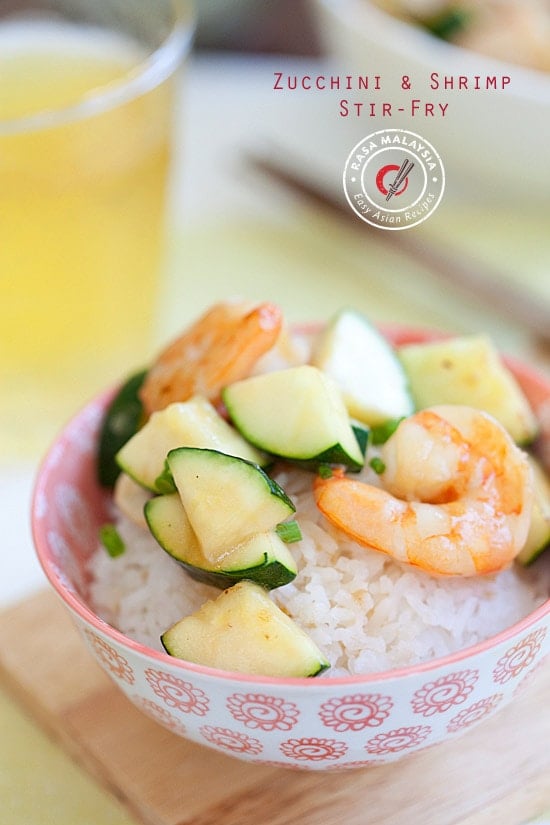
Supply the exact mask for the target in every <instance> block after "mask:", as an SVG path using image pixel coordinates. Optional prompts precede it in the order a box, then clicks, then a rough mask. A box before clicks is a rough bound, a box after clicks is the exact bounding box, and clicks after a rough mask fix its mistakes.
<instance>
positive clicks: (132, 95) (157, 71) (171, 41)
mask: <svg viewBox="0 0 550 825" xmlns="http://www.w3.org/2000/svg"><path fill="white" fill-rule="evenodd" d="M170 5H171V6H172V9H173V11H174V21H173V25H172V27H171V29H170V32H169V34H168V35H167V37H166V38H165V39H164V40H163V41H162V42H161V43H160V44H159V45H158V46H157V47H156V48H155V49H154V50H153V51H151V52H150V53H149V54H148V55H147V56H146V57H145V58H144V59H143V60H140V61H138V62H137V63H136V64H135V66H132V68H131V69H130V71H129V72H127V73H125V74H124V75H122V76H121V77H120V78H118V79H115V80H112V81H110V82H109V83H106V84H105V85H104V86H98V87H97V88H95V89H92V90H90V92H88V93H86V94H85V95H84V96H83V97H82V98H81V99H80V100H78V101H77V102H76V103H71V104H69V105H67V106H60V107H59V108H51V109H43V110H41V111H38V112H34V113H32V114H29V115H22V116H19V117H12V118H9V117H8V118H2V117H1V116H0V135H17V134H23V133H26V132H34V131H39V130H40V129H47V128H53V127H56V126H63V125H66V124H68V123H71V122H74V121H78V120H83V119H85V118H88V117H93V116H94V115H98V114H101V113H102V112H104V111H108V110H109V109H114V108H116V107H117V106H121V105H124V104H125V103H129V102H130V101H132V100H135V99H137V98H138V97H141V96H142V95H144V94H146V93H147V92H149V91H151V90H152V89H154V88H156V87H157V86H160V84H161V83H162V82H163V81H164V80H166V79H167V78H168V77H169V76H170V75H171V74H172V73H173V72H174V71H175V69H177V67H178V65H179V64H180V62H181V60H182V58H183V57H184V56H185V55H186V54H187V53H188V52H189V50H190V47H191V42H192V39H193V35H194V31H195V23H196V20H195V10H194V5H193V3H192V2H184V0H171V2H170Z"/></svg>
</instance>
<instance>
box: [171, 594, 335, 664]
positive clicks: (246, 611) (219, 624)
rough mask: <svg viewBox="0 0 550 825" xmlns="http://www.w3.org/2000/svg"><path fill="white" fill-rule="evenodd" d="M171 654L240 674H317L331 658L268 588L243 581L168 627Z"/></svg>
mask: <svg viewBox="0 0 550 825" xmlns="http://www.w3.org/2000/svg"><path fill="white" fill-rule="evenodd" d="M161 642H162V645H163V647H164V649H165V650H166V652H167V653H168V654H169V655H170V656H174V657H176V658H179V659H184V660H185V661H188V662H196V663H197V664H203V665H206V666H207V667H216V668H220V669H222V670H229V671H233V672H237V673H248V674H258V675H264V676H282V677H287V676H290V677H292V676H296V677H304V676H305V677H309V676H317V675H318V674H319V673H321V672H322V671H323V670H326V669H327V667H329V661H328V660H327V658H326V656H324V654H323V653H322V652H321V651H320V650H319V648H318V647H317V645H316V644H315V643H314V642H313V640H312V639H311V638H310V637H309V636H308V635H307V634H306V633H305V632H304V631H303V630H302V629H301V628H300V627H299V626H298V625H297V624H296V623H295V622H294V621H293V620H292V619H291V618H290V617H289V616H288V615H287V614H286V613H284V611H282V610H281V609H280V608H279V607H278V606H277V605H276V604H275V603H274V602H273V601H272V600H271V598H270V596H269V594H268V593H267V592H266V590H265V589H264V588H263V587H260V586H259V585H257V584H255V583H254V582H251V581H241V582H238V583H237V584H234V585H233V586H232V587H229V588H227V589H226V590H224V591H223V592H222V593H220V594H219V595H218V596H217V597H216V598H215V599H213V600H211V601H207V602H204V604H203V605H202V606H201V607H200V608H199V610H197V611H196V612H195V613H193V614H191V615H189V616H185V617H184V618H183V619H180V621H179V622H176V624H174V625H172V627H170V628H168V630H166V631H165V632H164V633H163V634H162V636H161Z"/></svg>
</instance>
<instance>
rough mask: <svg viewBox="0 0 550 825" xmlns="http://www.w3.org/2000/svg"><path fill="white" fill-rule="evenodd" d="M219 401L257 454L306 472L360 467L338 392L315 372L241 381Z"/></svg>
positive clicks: (357, 442)
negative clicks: (329, 467) (327, 466)
mask: <svg viewBox="0 0 550 825" xmlns="http://www.w3.org/2000/svg"><path fill="white" fill-rule="evenodd" d="M222 398H223V401H224V403H225V406H226V408H227V411H228V413H229V417H230V419H231V420H232V422H233V424H234V425H235V427H236V428H237V429H238V430H239V432H240V433H241V434H242V436H243V437H244V438H245V439H246V440H247V441H248V442H249V443H250V444H253V445H254V446H255V447H256V448H257V449H261V450H264V451H265V452H267V453H270V454H271V455H273V456H275V457H276V458H278V459H281V460H284V461H288V462H291V463H293V464H296V465H297V466H299V467H303V468H306V469H313V470H316V469H317V468H318V466H319V465H320V464H342V465H345V466H347V467H349V468H350V469H351V470H352V471H358V470H360V469H361V468H362V467H363V466H364V454H363V451H362V446H363V445H362V441H361V438H360V437H359V438H358V434H357V433H356V432H354V429H353V428H352V424H351V422H350V420H349V416H348V412H347V410H346V407H345V405H344V403H343V400H342V398H341V394H340V391H339V389H338V387H337V386H336V384H335V382H334V381H333V380H332V379H331V378H330V377H328V376H326V375H324V373H323V372H322V371H321V370H319V369H317V368H316V367H313V366H311V365H308V364H304V365H302V366H299V367H291V368H288V369H282V370H276V371H274V372H271V373H265V374H263V375H256V376H252V377H250V378H245V379H243V380H241V381H237V382H235V383H234V384H230V385H228V386H227V387H225V389H224V390H223V392H222Z"/></svg>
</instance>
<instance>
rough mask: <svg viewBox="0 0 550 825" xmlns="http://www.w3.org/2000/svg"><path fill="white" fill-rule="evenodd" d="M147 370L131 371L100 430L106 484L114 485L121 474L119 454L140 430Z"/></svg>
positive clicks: (99, 466) (101, 471) (99, 452)
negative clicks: (142, 396) (140, 391)
mask: <svg viewBox="0 0 550 825" xmlns="http://www.w3.org/2000/svg"><path fill="white" fill-rule="evenodd" d="M146 374H147V370H145V369H144V370H140V371H139V372H136V373H134V374H133V375H131V376H130V377H129V378H128V379H127V380H126V381H125V382H124V384H123V385H122V387H121V388H120V389H119V390H118V392H117V394H116V395H115V397H114V398H113V400H112V401H111V403H110V405H109V407H108V408H107V411H106V413H105V416H104V418H103V422H102V425H101V429H100V432H99V442H98V450H97V464H96V467H97V478H98V481H99V483H100V485H101V486H102V487H113V486H114V484H115V482H116V480H117V478H118V477H119V475H120V472H121V470H120V467H119V466H118V464H117V462H116V460H115V456H116V454H117V453H118V451H119V450H120V449H121V448H122V447H123V446H124V444H126V442H127V441H128V440H129V439H130V438H131V437H132V436H133V435H135V433H136V432H137V431H138V429H139V426H140V424H141V421H142V418H143V405H142V403H141V400H140V398H139V394H138V393H139V389H140V387H141V385H142V384H143V381H144V379H145V376H146Z"/></svg>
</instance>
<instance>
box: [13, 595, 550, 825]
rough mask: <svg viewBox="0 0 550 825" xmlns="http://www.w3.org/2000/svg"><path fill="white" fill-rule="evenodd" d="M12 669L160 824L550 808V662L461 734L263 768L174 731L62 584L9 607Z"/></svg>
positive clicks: (51, 725)
mask: <svg viewBox="0 0 550 825" xmlns="http://www.w3.org/2000/svg"><path fill="white" fill-rule="evenodd" d="M0 681H1V682H2V683H3V685H4V686H7V687H8V688H9V689H10V690H11V692H12V693H13V694H14V695H15V696H16V697H17V698H18V699H19V700H20V701H21V702H22V703H23V704H24V705H25V706H26V708H27V710H28V711H30V712H31V714H33V716H34V718H35V719H36V720H37V721H38V722H40V724H42V725H43V726H44V727H45V728H46V729H47V731H49V733H50V734H51V735H52V736H53V737H54V738H55V739H56V740H58V741H59V742H60V743H61V745H62V746H63V747H64V748H66V749H67V751H68V752H69V753H70V754H71V755H72V756H73V758H74V759H76V760H77V761H78V762H79V763H81V764H82V765H84V766H85V767H86V768H87V769H88V770H89V771H91V772H92V773H93V774H94V775H95V776H96V777H97V779H98V780H99V781H100V782H101V783H102V784H103V785H104V786H105V787H106V788H107V789H109V790H110V791H111V792H112V793H113V794H114V795H115V796H116V797H117V798H118V799H120V800H122V801H123V803H124V804H126V806H127V807H128V809H129V811H130V812H131V813H132V814H133V815H134V817H135V818H136V819H137V820H138V821H139V822H143V823H145V824H146V825H298V824H299V825H403V823H406V824H407V825H458V824H459V823H460V825H495V823H498V825H520V823H525V822H526V821H527V820H529V819H530V818H532V817H535V816H536V815H538V814H541V813H542V812H543V811H544V810H545V809H547V808H550V747H549V743H550V701H549V699H548V696H549V695H550V693H549V690H550V665H549V666H547V667H546V668H545V669H541V671H540V673H539V674H538V676H537V678H536V680H534V681H533V683H532V684H531V685H529V687H528V688H527V689H526V691H524V693H523V694H522V695H521V696H520V698H519V699H518V700H517V701H516V702H515V703H514V704H513V705H512V706H510V707H508V708H505V709H504V710H503V711H501V712H500V713H499V714H497V715H496V716H495V717H494V718H492V719H489V720H488V721H486V722H484V723H482V724H481V725H479V726H478V727H477V728H475V729H474V730H471V731H469V732H468V733H466V734H465V735H464V736H462V737H461V738H460V739H458V740H454V741H453V742H451V743H449V744H445V745H439V746H437V747H435V748H431V749H428V750H426V751H424V752H422V753H419V754H417V755H412V756H410V757H408V758H407V759H405V760H404V761H402V762H400V763H397V764H394V765H383V766H380V767H378V768H371V769H363V770H357V771H352V772H339V773H338V772H335V773H334V772H330V773H308V772H294V771H285V770H280V769H275V768H264V767H252V766H249V765H245V764H244V763H241V762H239V761H237V760H234V759H230V758H227V757H225V756H222V755H218V754H217V753H215V752H214V751H211V750H208V749H206V748H202V747H200V746H198V745H194V744H191V743H188V742H186V741H184V740H183V739H180V738H178V737H176V736H175V735H173V734H171V733H170V732H168V731H166V730H164V729H163V728H161V727H160V726H159V725H157V724H156V723H155V722H153V721H151V720H150V719H149V718H148V717H146V716H144V715H143V714H142V713H140V712H139V711H138V710H136V709H135V708H134V707H133V706H132V705H131V704H130V703H129V702H128V700H127V699H126V698H125V697H124V696H123V695H122V693H120V691H119V690H118V689H117V688H116V687H115V686H114V685H113V684H112V682H111V681H110V680H109V678H108V677H107V676H106V675H105V674H104V673H103V671H102V670H100V668H99V667H98V666H97V665H96V664H95V662H94V661H93V660H92V659H91V658H90V655H89V654H88V652H87V651H86V649H85V648H84V646H83V644H82V643H81V641H80V637H79V636H78V634H77V632H76V630H75V629H74V627H73V625H72V621H71V619H70V617H69V616H68V614H67V613H66V611H65V608H64V607H63V606H62V605H61V604H60V602H59V601H58V599H57V597H56V596H55V595H54V594H53V593H51V592H49V591H47V592H44V593H39V594H38V595H36V596H34V597H33V598H31V599H29V600H28V601H25V602H23V603H21V604H19V605H16V606H15V607H12V608H10V609H9V610H7V611H6V612H4V613H2V614H0Z"/></svg>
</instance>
